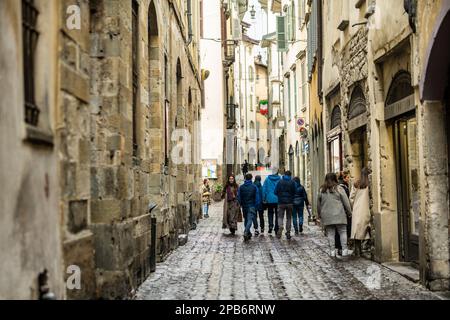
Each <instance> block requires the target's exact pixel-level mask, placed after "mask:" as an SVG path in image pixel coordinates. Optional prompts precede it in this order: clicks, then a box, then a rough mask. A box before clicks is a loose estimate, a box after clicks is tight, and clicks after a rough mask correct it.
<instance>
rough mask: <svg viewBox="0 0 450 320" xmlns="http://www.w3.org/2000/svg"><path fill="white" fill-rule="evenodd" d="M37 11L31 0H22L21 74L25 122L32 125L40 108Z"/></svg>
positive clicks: (37, 119) (36, 122)
mask: <svg viewBox="0 0 450 320" xmlns="http://www.w3.org/2000/svg"><path fill="white" fill-rule="evenodd" d="M38 15H39V12H38V10H37V9H36V7H35V5H34V1H33V0H22V37H23V39H22V40H23V76H24V99H25V122H26V123H27V124H29V125H32V126H37V125H38V123H39V113H40V110H39V108H38V107H37V106H36V100H35V84H34V78H35V69H34V68H35V61H34V59H35V52H36V45H37V41H38V37H39V32H38V31H37V19H38Z"/></svg>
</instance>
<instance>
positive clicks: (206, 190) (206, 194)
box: [202, 179, 211, 218]
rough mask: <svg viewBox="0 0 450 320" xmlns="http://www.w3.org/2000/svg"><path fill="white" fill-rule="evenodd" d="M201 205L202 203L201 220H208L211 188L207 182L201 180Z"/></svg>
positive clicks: (206, 180)
mask: <svg viewBox="0 0 450 320" xmlns="http://www.w3.org/2000/svg"><path fill="white" fill-rule="evenodd" d="M202 203H203V218H209V206H210V205H211V187H210V186H209V180H208V179H205V180H203V186H202Z"/></svg>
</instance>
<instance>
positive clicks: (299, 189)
mask: <svg viewBox="0 0 450 320" xmlns="http://www.w3.org/2000/svg"><path fill="white" fill-rule="evenodd" d="M294 183H295V195H294V210H293V212H292V220H293V222H294V230H295V234H296V235H298V234H299V231H300V233H303V215H304V209H305V204H306V206H307V207H309V200H308V194H307V193H306V190H305V187H303V186H302V184H301V183H300V178H299V177H295V178H294Z"/></svg>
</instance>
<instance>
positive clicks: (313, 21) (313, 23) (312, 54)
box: [308, 0, 318, 78]
mask: <svg viewBox="0 0 450 320" xmlns="http://www.w3.org/2000/svg"><path fill="white" fill-rule="evenodd" d="M311 6H312V7H311V18H310V20H309V23H308V76H309V78H311V76H312V70H313V67H314V59H315V58H316V54H317V46H318V38H317V37H318V33H317V29H318V24H317V23H318V16H317V0H312V5H311Z"/></svg>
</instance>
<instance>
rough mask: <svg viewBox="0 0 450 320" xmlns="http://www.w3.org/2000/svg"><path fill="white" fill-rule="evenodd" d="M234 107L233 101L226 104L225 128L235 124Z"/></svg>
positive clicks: (235, 106) (231, 127) (230, 127)
mask: <svg viewBox="0 0 450 320" xmlns="http://www.w3.org/2000/svg"><path fill="white" fill-rule="evenodd" d="M236 108H237V105H236V104H234V103H228V104H227V129H233V128H234V126H235V125H236Z"/></svg>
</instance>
